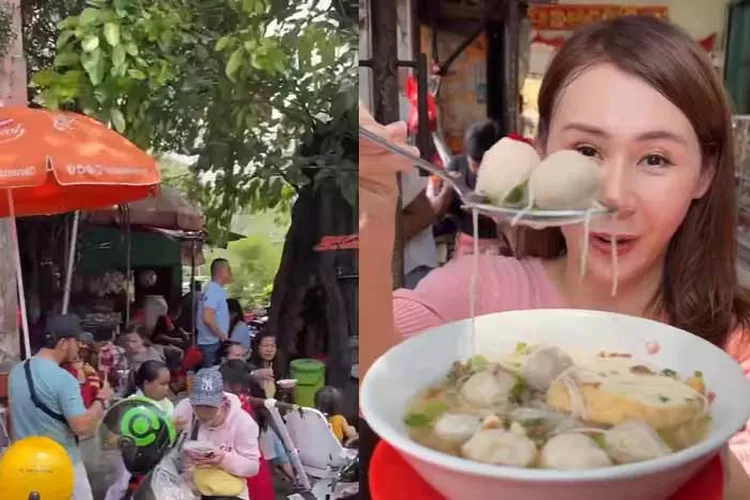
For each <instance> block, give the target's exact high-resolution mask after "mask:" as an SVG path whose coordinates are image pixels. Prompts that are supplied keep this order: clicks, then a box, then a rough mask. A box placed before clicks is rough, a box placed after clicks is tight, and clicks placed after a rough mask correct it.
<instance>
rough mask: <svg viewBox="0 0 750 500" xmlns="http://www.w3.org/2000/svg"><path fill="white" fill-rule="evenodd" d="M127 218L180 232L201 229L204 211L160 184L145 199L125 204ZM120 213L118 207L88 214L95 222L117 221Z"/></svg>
mask: <svg viewBox="0 0 750 500" xmlns="http://www.w3.org/2000/svg"><path fill="white" fill-rule="evenodd" d="M128 215H129V217H128V219H129V221H130V223H131V224H133V225H135V226H149V227H156V228H159V229H172V230H181V231H202V230H203V225H204V223H205V219H204V217H203V212H201V210H200V209H199V208H197V207H196V206H195V205H193V204H192V203H190V201H189V200H188V199H187V198H185V197H184V196H183V195H182V193H180V191H178V190H177V189H175V188H173V187H171V186H161V187H160V189H159V194H157V195H156V196H151V197H148V198H144V199H142V200H140V201H136V202H135V203H131V204H130V205H129V206H128ZM123 219H124V217H123V213H122V212H121V211H120V210H119V209H118V208H117V207H111V208H110V209H108V210H96V211H94V212H90V213H89V214H87V220H88V221H89V222H93V223H94V224H120V223H122V222H123Z"/></svg>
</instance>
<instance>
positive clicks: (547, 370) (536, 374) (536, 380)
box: [521, 346, 573, 391]
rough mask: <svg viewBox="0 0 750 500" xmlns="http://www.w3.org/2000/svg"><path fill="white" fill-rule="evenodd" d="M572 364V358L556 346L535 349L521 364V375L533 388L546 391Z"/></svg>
mask: <svg viewBox="0 0 750 500" xmlns="http://www.w3.org/2000/svg"><path fill="white" fill-rule="evenodd" d="M571 366H573V359H572V358H571V357H570V356H568V354H567V353H566V352H565V351H563V350H562V349H560V348H559V347H557V346H545V347H540V348H538V349H535V350H534V351H533V352H532V353H531V354H530V355H529V357H528V358H527V359H526V362H525V363H524V365H523V369H522V371H521V376H522V377H523V378H524V380H526V383H527V384H529V386H530V387H531V388H533V389H537V390H539V391H546V390H547V389H549V386H550V385H551V384H552V382H553V381H554V380H555V379H556V378H557V377H558V376H559V375H560V374H561V373H562V372H564V371H565V370H567V369H568V368H570V367H571Z"/></svg>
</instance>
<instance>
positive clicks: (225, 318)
mask: <svg viewBox="0 0 750 500" xmlns="http://www.w3.org/2000/svg"><path fill="white" fill-rule="evenodd" d="M231 282H232V268H231V267H230V266H229V261H227V260H226V259H215V260H214V261H213V262H211V281H210V282H209V283H208V285H206V288H205V289H204V290H203V294H202V295H201V300H200V302H199V304H198V315H197V325H196V327H197V328H196V330H197V332H198V342H197V344H198V349H200V350H201V352H202V353H203V366H204V367H209V366H214V365H215V364H216V363H217V359H216V357H217V353H218V352H219V347H220V346H221V343H222V342H224V341H225V340H227V339H228V338H229V307H228V306H227V292H226V291H225V290H224V287H225V286H227V285H228V284H230V283H231Z"/></svg>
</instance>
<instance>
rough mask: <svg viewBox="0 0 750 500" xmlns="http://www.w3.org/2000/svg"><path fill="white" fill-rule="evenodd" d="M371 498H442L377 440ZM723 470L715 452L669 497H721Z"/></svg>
mask: <svg viewBox="0 0 750 500" xmlns="http://www.w3.org/2000/svg"><path fill="white" fill-rule="evenodd" d="M370 494H371V496H372V500H444V499H443V497H442V496H441V495H440V493H438V492H437V491H435V490H434V489H433V488H432V486H430V485H429V484H427V482H425V480H424V479H422V478H421V477H420V476H419V474H417V473H416V471H415V470H414V469H412V467H411V466H410V465H409V464H408V463H406V461H405V460H404V459H403V458H401V455H400V454H399V453H398V452H397V451H396V450H395V449H393V448H392V447H391V446H390V445H388V444H387V443H386V442H384V441H381V442H380V443H379V444H378V446H377V448H376V449H375V453H374V454H373V456H372V460H371V462H370ZM723 494H724V473H723V471H722V467H721V458H720V457H719V456H718V455H717V456H716V458H714V459H713V460H711V462H710V463H709V464H708V465H707V466H706V467H705V468H704V469H703V470H702V471H701V472H699V473H698V474H697V475H696V476H695V477H693V478H692V479H691V480H690V481H688V483H687V484H685V486H683V487H682V488H681V489H680V491H678V492H677V493H676V494H675V495H673V496H672V498H671V499H670V500H722V497H723Z"/></svg>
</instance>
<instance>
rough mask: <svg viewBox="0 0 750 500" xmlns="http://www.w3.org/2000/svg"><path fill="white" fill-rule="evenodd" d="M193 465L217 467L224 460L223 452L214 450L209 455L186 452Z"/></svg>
mask: <svg viewBox="0 0 750 500" xmlns="http://www.w3.org/2000/svg"><path fill="white" fill-rule="evenodd" d="M187 453H188V457H189V458H190V460H191V461H192V462H193V464H194V465H219V464H220V463H221V462H222V461H223V460H224V451H223V450H216V451H214V452H213V453H211V454H210V455H202V454H197V453H192V452H187Z"/></svg>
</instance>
